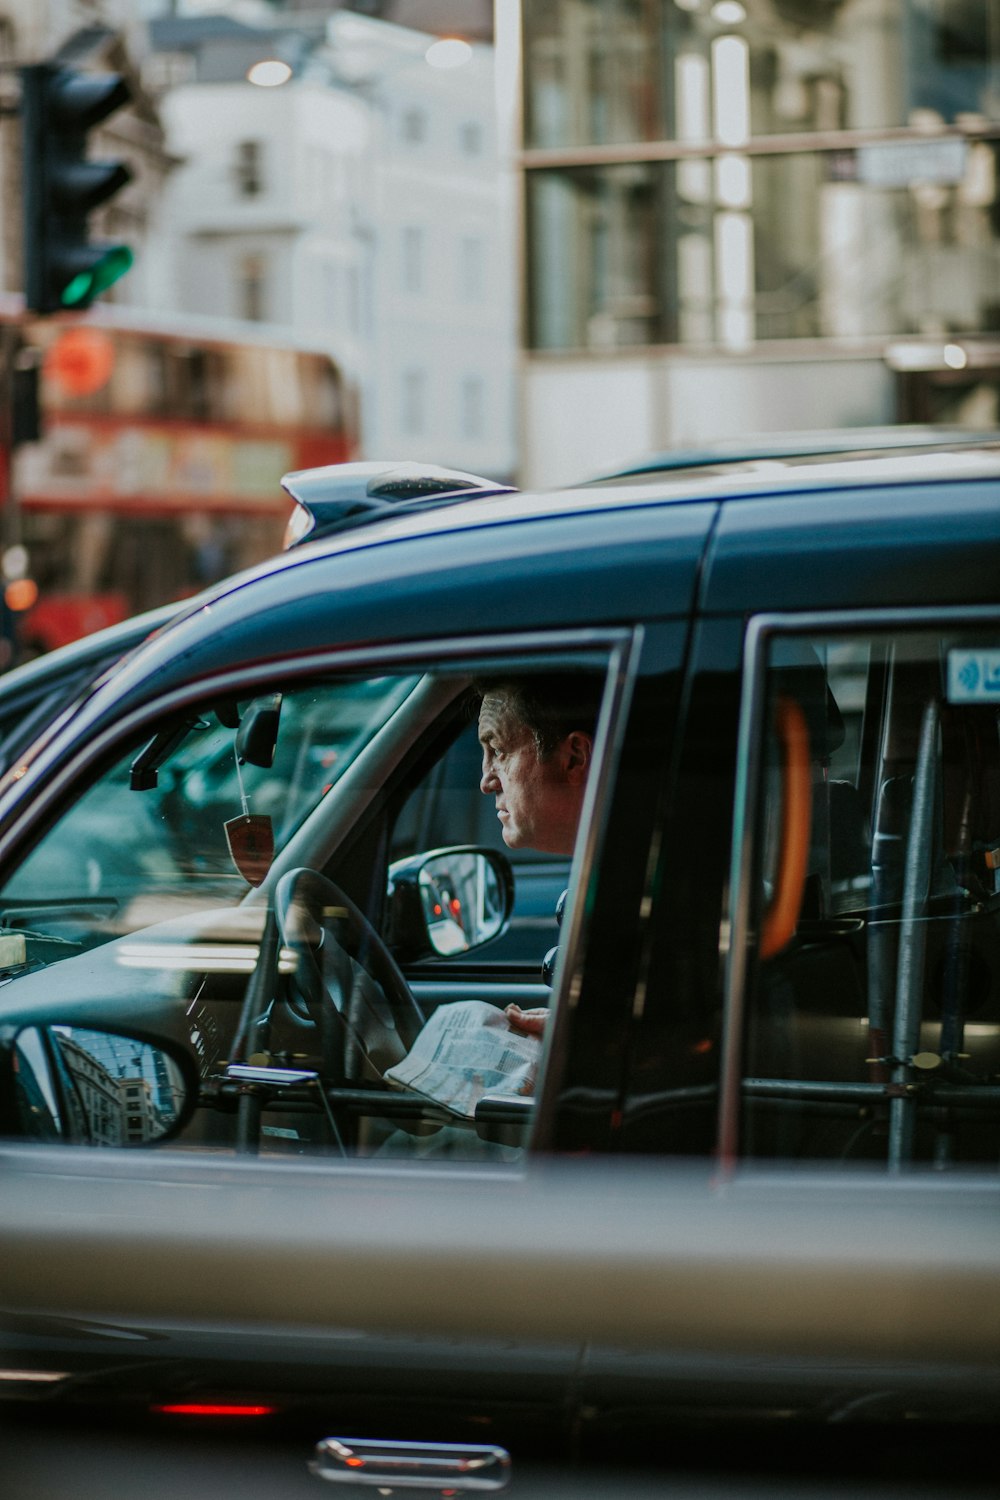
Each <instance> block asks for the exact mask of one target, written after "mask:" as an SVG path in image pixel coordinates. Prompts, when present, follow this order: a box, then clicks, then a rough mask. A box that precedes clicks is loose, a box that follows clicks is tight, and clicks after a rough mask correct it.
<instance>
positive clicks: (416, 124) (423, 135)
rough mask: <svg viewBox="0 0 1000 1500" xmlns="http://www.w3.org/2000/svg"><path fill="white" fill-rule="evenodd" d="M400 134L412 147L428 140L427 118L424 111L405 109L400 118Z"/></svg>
mask: <svg viewBox="0 0 1000 1500" xmlns="http://www.w3.org/2000/svg"><path fill="white" fill-rule="evenodd" d="M399 134H400V136H401V137H402V139H403V140H404V141H407V142H408V143H409V144H410V145H411V146H418V145H419V144H420V142H421V141H424V140H426V139H427V116H426V114H425V113H424V111H423V110H422V109H418V108H416V107H413V108H411V109H404V110H403V113H402V114H401V115H400V118H399Z"/></svg>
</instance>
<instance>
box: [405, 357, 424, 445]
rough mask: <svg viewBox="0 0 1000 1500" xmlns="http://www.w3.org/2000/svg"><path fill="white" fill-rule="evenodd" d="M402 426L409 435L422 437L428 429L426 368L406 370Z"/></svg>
mask: <svg viewBox="0 0 1000 1500" xmlns="http://www.w3.org/2000/svg"><path fill="white" fill-rule="evenodd" d="M401 398H402V399H401V409H400V426H401V427H402V429H403V431H404V433H405V434H406V436H407V437H422V436H423V434H424V432H425V431H426V429H427V375H426V372H425V371H424V370H404V371H403V376H402V389H401Z"/></svg>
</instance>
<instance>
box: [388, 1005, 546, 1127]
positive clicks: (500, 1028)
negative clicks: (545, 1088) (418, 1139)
mask: <svg viewBox="0 0 1000 1500" xmlns="http://www.w3.org/2000/svg"><path fill="white" fill-rule="evenodd" d="M541 1051H542V1043H541V1039H540V1038H539V1037H537V1036H520V1035H519V1034H518V1033H517V1032H515V1031H511V1029H510V1027H509V1025H508V1024H507V1018H506V1016H505V1015H504V1013H503V1011H502V1010H498V1009H497V1007H496V1006H495V1005H487V1004H486V1002H485V1001H483V1000H457V1001H455V1002H454V1003H453V1004H451V1005H439V1006H438V1008H437V1010H436V1011H435V1012H434V1014H433V1015H432V1016H431V1018H430V1020H429V1021H428V1022H427V1024H426V1025H425V1026H424V1027H423V1029H422V1030H421V1031H420V1033H419V1035H418V1036H417V1039H416V1041H415V1042H414V1043H413V1046H412V1047H411V1048H410V1050H409V1052H408V1053H407V1054H406V1056H405V1057H404V1058H403V1061H402V1062H399V1063H396V1065H395V1067H392V1068H390V1069H389V1070H388V1071H387V1073H386V1075H385V1076H386V1078H387V1079H388V1081H389V1082H390V1083H392V1084H396V1085H398V1086H399V1087H400V1088H408V1089H413V1090H414V1092H415V1093H418V1094H423V1096H424V1097H425V1098H426V1099H433V1101H434V1102H435V1104H441V1105H443V1106H444V1107H445V1109H449V1110H451V1112H452V1113H453V1114H456V1115H460V1116H462V1118H463V1119H470V1120H471V1119H472V1118H473V1116H474V1115H475V1113H476V1105H477V1104H478V1102H479V1100H480V1099H481V1098H482V1097H483V1095H484V1094H528V1095H530V1094H533V1093H534V1091H535V1075H536V1073H537V1071H538V1059H539V1057H540V1056H541Z"/></svg>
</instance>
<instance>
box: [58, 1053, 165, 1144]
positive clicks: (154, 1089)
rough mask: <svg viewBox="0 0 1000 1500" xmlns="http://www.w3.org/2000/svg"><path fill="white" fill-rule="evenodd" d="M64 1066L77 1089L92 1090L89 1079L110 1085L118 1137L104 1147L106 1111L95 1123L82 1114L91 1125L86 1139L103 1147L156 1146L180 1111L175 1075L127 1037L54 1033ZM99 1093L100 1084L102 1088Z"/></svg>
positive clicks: (162, 1061) (158, 1057)
mask: <svg viewBox="0 0 1000 1500" xmlns="http://www.w3.org/2000/svg"><path fill="white" fill-rule="evenodd" d="M55 1030H56V1032H57V1033H58V1035H59V1047H60V1051H61V1053H62V1057H63V1060H64V1061H65V1063H66V1065H67V1068H68V1069H69V1071H70V1073H71V1075H72V1076H73V1080H74V1082H75V1083H77V1084H78V1086H81V1087H84V1088H87V1087H94V1086H95V1085H94V1084H91V1083H90V1080H91V1078H92V1077H93V1078H95V1079H100V1075H103V1077H104V1078H106V1080H107V1083H108V1084H109V1085H111V1089H112V1091H113V1092H112V1093H111V1094H110V1097H111V1098H113V1099H114V1100H116V1112H117V1115H118V1118H119V1127H120V1137H119V1139H118V1140H117V1141H108V1140H105V1139H104V1137H103V1133H102V1131H103V1121H104V1119H105V1118H106V1111H104V1110H103V1108H101V1105H100V1100H99V1098H98V1097H96V1096H95V1099H94V1102H95V1104H97V1105H98V1107H99V1108H100V1109H101V1113H100V1116H99V1118H98V1120H97V1121H95V1119H94V1115H93V1114H92V1112H91V1110H90V1109H88V1108H87V1100H86V1098H84V1100H83V1103H84V1108H85V1110H86V1113H87V1118H88V1120H89V1122H90V1129H91V1136H92V1138H93V1139H94V1141H95V1143H97V1144H103V1145H112V1144H116V1145H131V1144H133V1143H135V1142H142V1141H149V1140H156V1139H157V1138H158V1137H159V1136H162V1135H164V1134H165V1133H166V1132H167V1131H168V1130H169V1129H170V1128H171V1126H172V1125H173V1124H174V1122H175V1120H176V1119H177V1115H178V1113H179V1109H180V1103H181V1099H182V1097H183V1090H182V1087H181V1081H180V1078H179V1077H178V1074H177V1070H176V1068H175V1067H174V1065H173V1064H172V1063H171V1061H170V1059H169V1058H168V1057H167V1056H166V1055H165V1054H164V1053H163V1052H161V1051H160V1049H159V1048H158V1047H151V1046H149V1045H148V1044H147V1043H145V1042H139V1041H136V1040H135V1039H134V1038H132V1037H125V1036H118V1035H116V1034H114V1033H112V1032H103V1031H89V1030H83V1029H81V1028H80V1027H69V1026H67V1027H56V1028H55ZM101 1087H103V1082H102V1083H101Z"/></svg>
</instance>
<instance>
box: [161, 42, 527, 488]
mask: <svg viewBox="0 0 1000 1500" xmlns="http://www.w3.org/2000/svg"><path fill="white" fill-rule="evenodd" d="M433 40H434V39H433V38H432V37H430V36H427V35H423V34H420V33H416V32H412V31H409V30H408V29H406V28H402V27H397V26H392V25H388V24H387V23H383V22H379V21H372V20H369V19H368V18H366V17H362V16H357V15H353V14H349V13H340V14H337V15H335V16H334V17H332V18H331V20H330V22H329V27H328V35H327V38H326V39H325V40H324V41H323V42H321V43H320V44H319V45H316V46H313V47H312V48H311V49H310V52H309V55H308V58H307V60H306V61H305V62H304V63H303V64H302V65H300V66H299V67H297V68H296V70H295V71H294V72H293V75H292V76H291V78H290V79H289V80H288V81H287V82H286V83H284V84H283V85H281V86H278V87H271V88H257V87H254V86H253V85H252V84H250V83H248V82H247V81H246V79H245V77H244V76H243V73H242V71H241V72H240V75H239V76H238V77H234V78H232V79H216V80H215V81H207V80H202V79H199V78H197V77H192V78H191V79H190V81H187V82H182V83H180V84H176V85H175V86H173V87H170V88H167V89H166V90H165V91H164V92H163V94H162V96H161V98H160V110H161V114H162V117H163V119H164V122H165V125H166V128H167V138H168V142H169V145H170V149H171V150H172V151H173V152H174V153H175V154H176V155H177V156H178V157H179V158H180V159H181V165H180V167H178V168H177V170H176V171H175V172H174V173H173V174H172V176H171V180H170V183H169V186H168V189H167V193H166V196H165V199H164V204H163V212H162V215H161V224H162V233H163V250H164V252H165V253H161V254H160V256H159V257H158V261H159V263H160V264H161V265H162V266H163V267H164V271H165V278H164V283H163V285H162V287H161V289H160V297H161V299H162V300H163V302H164V303H165V304H167V305H171V306H174V307H176V308H177V309H179V310H183V311H185V312H191V313H201V314H212V315H218V316H223V317H227V318H236V319H245V320H248V321H251V322H258V323H265V324H267V325H269V326H270V327H273V328H275V329H276V330H277V329H279V328H280V329H285V330H287V331H288V333H289V334H291V335H292V336H293V337H295V338H298V339H305V340H307V341H308V342H309V343H310V344H313V345H316V344H323V345H325V346H326V347H328V348H329V351H330V353H331V354H333V356H334V357H335V358H336V359H337V360H338V362H339V363H340V364H341V366H342V367H343V368H344V370H345V371H346V372H347V373H348V374H349V375H350V376H351V377H353V378H354V380H355V381H356V382H357V384H358V386H359V388H360V393H361V429H362V445H363V456H365V457H379V458H381V457H390V458H401V459H413V460H421V459H423V460H428V461H433V462H437V463H445V464H450V465H453V466H456V467H460V468H463V469H469V470H472V471H473V472H476V473H482V474H485V475H487V476H489V477H491V478H506V477H508V476H509V475H511V474H512V473H513V471H514V468H515V423H514V410H515V401H514V370H515V350H516V340H517V324H516V277H515V256H514V228H513V219H512V203H513V196H512V191H511V185H510V183H511V179H510V174H509V171H508V170H504V164H503V163H502V161H501V158H500V153H499V150H498V142H497V134H496V129H495V108H494V94H493V53H492V49H491V48H490V47H487V46H483V45H476V46H474V47H473V48H472V49H471V56H470V57H469V58H468V60H467V61H466V63H465V64H464V65H463V66H461V67H456V68H453V69H448V70H443V69H442V70H435V69H434V68H432V67H431V66H430V65H429V64H428V63H427V61H426V60H425V53H426V52H427V49H428V47H429V45H430V44H431V43H432V42H433ZM264 41H265V38H264V37H263V35H262V46H263V43H264ZM240 49H241V50H245V38H244V39H241V41H240ZM235 55H236V49H235V48H234V56H235ZM161 66H162V57H161ZM165 71H169V70H165ZM217 71H218V70H217Z"/></svg>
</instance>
